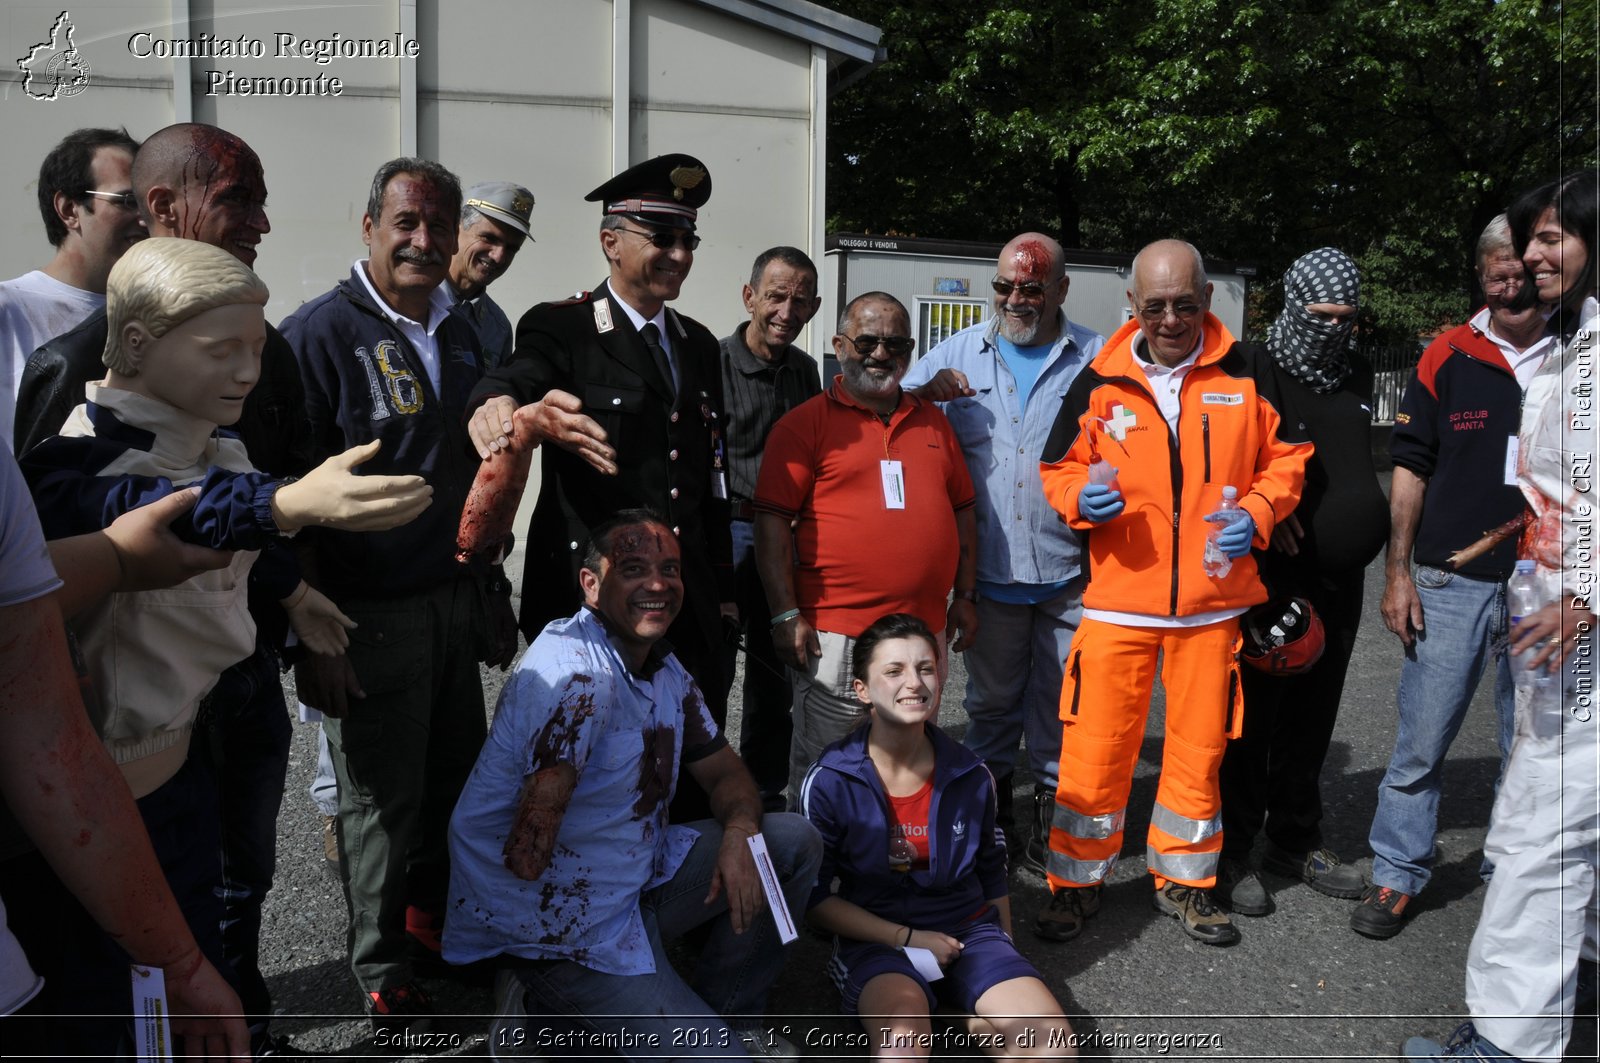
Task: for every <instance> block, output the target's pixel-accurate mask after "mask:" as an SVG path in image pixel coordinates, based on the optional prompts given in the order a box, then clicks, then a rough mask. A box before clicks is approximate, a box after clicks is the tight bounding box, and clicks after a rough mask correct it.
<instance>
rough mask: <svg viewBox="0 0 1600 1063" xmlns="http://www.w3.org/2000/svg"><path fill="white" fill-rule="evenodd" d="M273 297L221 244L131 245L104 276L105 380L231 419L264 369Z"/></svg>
mask: <svg viewBox="0 0 1600 1063" xmlns="http://www.w3.org/2000/svg"><path fill="white" fill-rule="evenodd" d="M135 251H137V252H138V254H134V253H133V252H135ZM266 302H267V286H266V285H265V284H263V283H262V281H261V278H260V277H257V276H256V275H255V273H254V272H252V271H251V270H250V268H249V267H248V266H246V265H244V264H243V263H241V262H240V261H239V260H238V259H237V258H235V257H233V256H232V255H230V254H228V253H227V252H226V251H223V250H221V249H220V248H217V247H213V246H211V245H210V244H204V243H201V242H199V241H198V240H179V239H172V238H165V237H155V238H152V239H149V240H145V241H143V242H142V243H139V244H136V245H134V247H133V248H132V249H130V251H129V253H128V254H125V255H123V256H122V258H121V259H120V260H119V261H118V262H117V264H116V266H115V267H113V268H112V270H111V276H110V277H109V278H108V279H107V283H106V349H105V354H104V355H103V360H104V362H105V364H106V368H107V373H106V383H107V384H108V385H109V386H111V387H114V388H121V389H122V390H124V391H132V392H136V393H138V394H142V395H146V396H149V397H150V398H154V399H159V400H161V401H162V402H165V403H167V404H168V405H171V406H175V407H177V408H178V409H180V410H183V411H184V412H185V413H188V414H191V415H192V416H195V417H198V418H201V419H203V420H206V421H211V422H213V423H215V424H233V423H234V422H235V421H237V420H238V419H239V414H240V412H241V411H242V410H243V407H244V398H245V396H246V395H248V394H249V392H250V389H251V388H252V387H254V386H255V382H256V379H257V377H258V376H259V374H260V368H261V349H262V347H263V346H265V344H266V320H265V317H264V315H263V311H262V308H263V307H264V306H266Z"/></svg>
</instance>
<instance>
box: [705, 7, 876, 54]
mask: <svg viewBox="0 0 1600 1063" xmlns="http://www.w3.org/2000/svg"><path fill="white" fill-rule="evenodd" d="M694 2H695V3H698V4H700V5H701V6H702V7H710V8H715V9H716V10H718V11H721V12H723V13H724V14H727V15H731V16H733V17H734V18H741V19H744V20H745V21H747V22H754V23H757V24H759V25H762V26H766V27H768V28H770V29H773V30H776V31H778V32H779V33H786V34H788V35H789V36H791V37H798V38H800V39H801V40H804V41H810V42H811V43H812V44H820V45H822V46H823V47H824V48H826V49H828V50H829V51H830V52H834V53H835V54H837V55H838V56H840V57H841V58H845V59H853V60H856V61H857V62H861V63H868V64H870V63H875V62H877V61H878V60H879V59H880V58H881V49H880V47H879V45H878V42H879V40H880V39H881V38H882V37H883V31H882V30H880V29H879V28H878V27H877V26H873V25H870V24H868V23H865V22H862V21H860V20H858V19H853V18H849V17H848V16H845V15H841V14H839V13H838V12H837V11H831V10H829V9H828V8H826V7H823V6H822V5H821V4H813V3H809V2H808V0H782V2H781V3H778V2H769V0H694Z"/></svg>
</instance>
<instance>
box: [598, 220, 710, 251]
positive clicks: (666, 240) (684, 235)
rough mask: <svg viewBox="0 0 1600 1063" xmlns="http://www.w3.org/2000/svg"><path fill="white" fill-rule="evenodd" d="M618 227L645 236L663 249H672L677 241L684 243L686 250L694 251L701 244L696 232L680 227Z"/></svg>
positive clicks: (626, 231)
mask: <svg viewBox="0 0 1600 1063" xmlns="http://www.w3.org/2000/svg"><path fill="white" fill-rule="evenodd" d="M618 228H620V229H621V230H622V231H623V232H625V233H632V234H633V235H635V236H642V237H644V238H645V239H646V240H649V241H650V242H651V243H652V244H655V245H656V246H657V247H659V248H660V249H661V250H663V251H671V250H672V245H673V244H677V243H681V244H683V249H684V250H685V251H693V250H694V249H695V248H697V247H699V246H700V237H698V236H696V235H695V234H694V233H688V232H683V231H682V230H679V229H670V230H669V229H655V230H653V231H650V232H646V231H645V230H643V229H630V228H628V227H627V226H625V225H622V226H618Z"/></svg>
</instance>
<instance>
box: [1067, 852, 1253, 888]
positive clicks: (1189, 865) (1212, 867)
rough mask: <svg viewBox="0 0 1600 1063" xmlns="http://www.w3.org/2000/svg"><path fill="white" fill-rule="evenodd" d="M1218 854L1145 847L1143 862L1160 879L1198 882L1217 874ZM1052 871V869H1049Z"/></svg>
mask: <svg viewBox="0 0 1600 1063" xmlns="http://www.w3.org/2000/svg"><path fill="white" fill-rule="evenodd" d="M1220 855H1221V854H1220V853H1158V852H1156V850H1155V846H1146V847H1145V860H1146V861H1147V862H1148V863H1149V865H1150V870H1151V871H1152V872H1154V873H1155V874H1157V875H1160V876H1161V877H1162V878H1170V879H1176V880H1177V881H1179V882H1198V881H1200V880H1201V879H1207V878H1211V877H1212V876H1213V875H1215V874H1216V873H1217V859H1218V858H1219V857H1220ZM1051 870H1054V868H1051Z"/></svg>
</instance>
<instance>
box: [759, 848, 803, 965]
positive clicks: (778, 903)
mask: <svg viewBox="0 0 1600 1063" xmlns="http://www.w3.org/2000/svg"><path fill="white" fill-rule="evenodd" d="M745 842H746V844H748V845H749V846H750V856H751V857H752V858H753V859H754V860H755V862H756V870H757V871H758V872H760V874H761V892H762V893H765V894H766V895H767V907H768V908H770V909H772V921H773V922H774V923H776V924H777V927H778V940H779V941H781V942H783V943H784V944H785V945H787V944H788V943H789V942H791V941H793V940H794V939H795V938H797V937H799V936H800V932H799V931H798V930H796V929H795V928H794V916H792V915H790V914H789V904H788V902H787V901H785V900H784V899H783V890H782V889H780V888H779V886H778V872H777V871H776V870H774V869H773V867H772V855H771V854H770V853H768V852H767V839H765V838H763V837H762V836H761V835H759V834H752V835H750V837H748V838H746V839H745Z"/></svg>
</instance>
